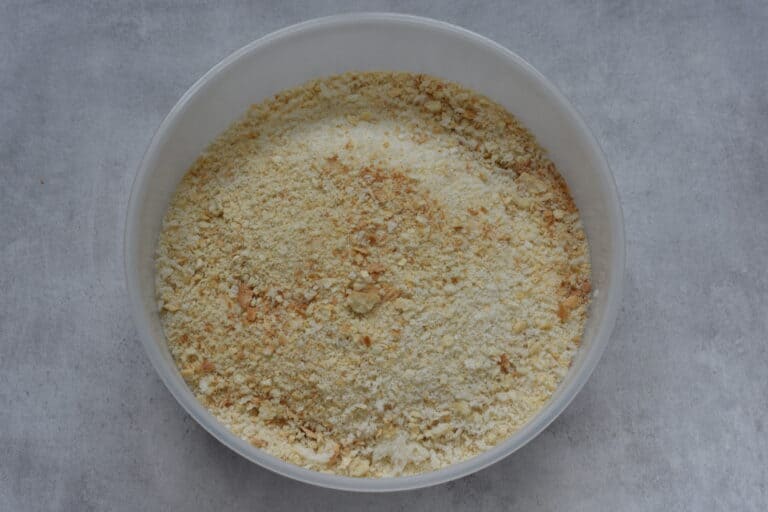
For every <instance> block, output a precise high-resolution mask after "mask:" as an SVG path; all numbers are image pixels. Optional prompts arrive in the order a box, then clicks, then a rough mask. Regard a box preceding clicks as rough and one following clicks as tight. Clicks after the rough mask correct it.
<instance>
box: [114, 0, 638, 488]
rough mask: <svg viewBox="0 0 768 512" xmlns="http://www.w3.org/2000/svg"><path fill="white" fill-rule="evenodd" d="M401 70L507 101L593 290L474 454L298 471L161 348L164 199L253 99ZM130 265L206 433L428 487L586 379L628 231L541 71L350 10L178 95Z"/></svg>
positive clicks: (518, 440)
mask: <svg viewBox="0 0 768 512" xmlns="http://www.w3.org/2000/svg"><path fill="white" fill-rule="evenodd" d="M349 70H358V71H365V70H401V71H412V72H420V73H428V74H432V75H436V76H438V77H441V78H444V79H448V80H452V81H455V82H459V83H461V84H462V85H465V86H468V87H470V88H473V89H475V90H477V91H479V92H481V93H483V94H485V95H487V96H489V97H490V98H492V99H493V100H495V101H497V102H499V103H501V104H502V105H504V106H505V107H506V108H507V109H508V110H509V111H510V112H512V113H513V114H514V115H515V116H517V117H518V119H520V120H521V121H522V122H523V123H524V124H525V125H526V126H527V127H528V128H529V129H530V130H531V131H532V132H533V134H534V135H535V136H536V137H537V139H538V140H539V142H540V143H541V144H542V146H543V147H545V148H546V149H547V150H548V152H549V156H550V157H551V158H552V160H553V161H554V162H555V164H556V165H557V167H558V169H559V171H560V173H561V174H562V175H563V177H564V178H565V180H566V181H567V183H568V185H569V187H570V189H571V193H572V194H573V197H574V200H575V201H576V204H577V206H578V208H579V210H580V212H581V216H582V220H583V223H584V227H585V230H586V233H587V236H588V239H589V244H590V252H591V260H592V272H593V276H592V280H593V287H594V289H595V292H596V294H595V297H594V299H593V301H592V305H591V309H590V314H589V318H588V320H587V324H586V329H585V334H584V337H583V343H582V347H581V349H580V350H579V352H578V353H577V355H576V357H575V359H574V362H573V366H572V368H571V370H570V372H569V373H568V375H567V376H566V378H565V379H564V382H563V383H562V384H561V386H560V387H559V388H558V390H557V392H556V393H555V395H554V396H553V398H552V400H551V401H550V403H549V404H548V405H547V406H546V407H545V408H544V409H543V410H542V411H541V412H540V413H539V414H538V415H537V416H536V417H535V418H534V419H533V420H532V421H531V422H529V424H527V425H526V426H525V427H524V428H523V429H522V430H520V431H519V432H517V433H516V434H515V435H514V436H512V437H511V438H510V439H508V440H507V441H505V442H504V443H502V444H501V445H499V446H497V447H495V448H494V449H492V450H490V451H489V452H486V453H484V454H482V455H480V456H478V457H475V458H474V459H471V460H469V461H465V462H462V463H459V464H455V465H452V466H450V467H448V468H446V469H443V470H440V471H436V472H432V473H428V474H424V475H418V476H413V477H398V478H387V479H353V478H348V477H340V476H334V475H325V474H320V473H317V472H314V471H308V470H304V469H302V468H298V467H296V466H293V465H290V464H287V463H285V462H283V461H281V460H279V459H276V458H274V457H272V456H270V455H268V454H265V453H264V452H261V451H260V450H258V449H256V448H254V447H252V446H250V445H249V444H247V443H245V442H243V441H241V440H239V439H237V438H235V437H234V436H232V435H231V434H230V433H229V432H228V431H227V430H226V428H224V427H223V426H222V425H220V424H219V423H218V422H217V421H216V420H215V419H214V418H213V417H212V416H211V415H210V414H209V413H208V412H207V411H206V410H205V409H204V408H203V407H202V406H201V405H200V404H199V403H198V402H197V401H196V399H195V398H194V396H193V395H192V393H191V392H190V391H189V390H188V389H187V387H186V385H185V384H184V382H183V380H182V378H181V376H180V375H179V373H178V372H177V370H176V367H175V365H174V364H173V361H172V359H171V357H170V354H169V352H168V350H167V348H166V341H165V337H164V334H163V331H162V327H161V325H160V319H159V315H158V311H157V306H156V301H155V298H154V293H155V290H154V262H153V255H154V250H155V243H156V241H157V237H158V234H159V231H160V228H161V223H162V218H163V215H164V213H165V210H166V208H167V206H168V203H169V201H170V198H171V196H172V194H173V192H174V190H175V188H176V186H177V184H178V183H179V181H180V180H181V178H182V177H183V175H184V173H185V172H186V171H187V169H188V168H189V166H190V165H191V164H192V163H193V161H194V160H195V158H196V157H197V156H198V154H199V153H200V152H201V151H202V150H203V149H204V148H205V147H206V146H207V144H208V143H209V142H210V141H212V140H213V139H214V138H215V137H216V136H217V135H218V134H219V133H220V132H221V131H222V130H224V129H225V128H226V127H227V126H228V125H229V124H230V123H231V122H233V121H234V120H235V119H237V118H238V117H239V116H240V115H242V114H243V113H244V112H245V110H246V109H247V108H248V106H249V105H251V104H252V103H256V102H259V101H262V100H264V99H266V98H268V97H269V96H271V95H273V94H275V93H276V92H278V91H280V90H282V89H285V88H288V87H293V86H296V85H299V84H301V83H302V82H304V81H306V80H309V79H311V78H316V77H319V76H324V75H330V74H334V73H341V72H344V71H349ZM125 250H126V273H127V280H128V289H129V293H130V296H131V302H132V307H133V310H134V316H135V318H136V323H137V328H138V329H139V331H140V335H141V337H142V340H143V342H144V345H145V347H146V349H147V352H148V354H149V356H150V358H151V359H152V362H153V364H154V365H155V367H156V369H157V370H158V373H159V374H160V376H161V377H162V379H163V381H164V382H165V384H166V385H167V386H168V388H169V389H170V390H171V392H172V393H173V394H174V396H175V397H176V398H177V399H178V400H179V402H181V404H182V405H183V406H184V407H185V408H186V409H187V410H188V411H189V412H190V414H192V416H193V417H195V419H196V420H197V421H198V422H199V423H200V424H201V425H202V426H203V427H204V428H206V429H207V430H208V431H209V432H211V433H212V434H213V435H214V436H216V437H217V438H218V439H219V440H221V441H222V442H224V443H225V444H226V445H228V446H229V447H230V448H232V449H234V450H235V451H237V452H239V453H241V454H242V455H244V456H245V457H247V458H249V459H250V460H252V461H254V462H257V463H259V464H261V465H263V466H265V467H267V468H269V469H271V470H273V471H276V472H278V473H282V474H284V475H287V476H290V477H292V478H296V479H299V480H303V481H306V482H309V483H314V484H317V485H323V486H328V487H334V488H341V489H353V490H398V489H407V488H416V487H423V486H427V485H432V484H435V483H439V482H442V481H446V480H450V479H454V478H458V477H460V476H463V475H466V474H468V473H471V472H473V471H476V470H478V469H480V468H482V467H484V466H486V465H488V464H490V463H492V462H494V461H496V460H498V459H499V458H501V457H503V456H505V455H508V454H509V453H511V452H513V451H514V450H515V449H517V448H519V447H520V446H522V445H523V444H525V443H526V442H527V441H529V440H530V439H531V438H533V437H534V436H535V435H536V434H537V433H538V432H540V431H541V430H542V429H543V428H544V427H546V425H548V424H549V423H550V422H551V421H552V420H553V419H554V418H555V417H556V416H557V415H558V414H559V413H560V412H561V411H562V409H563V408H564V407H565V406H566V405H567V404H568V402H569V401H570V400H571V399H572V398H573V396H574V395H575V394H576V392H578V390H579V389H580V387H581V386H582V385H583V383H584V382H585V381H586V379H587V377H588V376H589V374H590V373H591V371H592V369H593V368H594V365H595V364H596V363H597V360H598V359H599V357H600V354H601V353H602V350H603V348H604V346H605V344H606V343H607V340H608V336H609V334H610V331H611V329H612V327H613V322H614V319H615V316H616V312H617V308H618V301H619V300H620V287H621V280H622V278H623V265H624V239H623V231H622V219H621V212H620V209H619V206H618V200H617V196H616V191H615V187H614V184H613V181H612V178H611V175H610V172H609V170H608V168H607V166H606V163H605V161H604V159H603V156H602V154H601V152H600V149H599V148H598V146H597V144H596V143H595V141H594V139H593V138H592V136H591V134H590V133H589V130H588V129H587V128H586V126H585V125H584V123H583V122H582V121H581V119H580V118H579V117H578V115H577V114H576V113H575V111H574V110H573V109H572V108H571V107H570V106H569V105H568V103H567V101H566V100H565V99H564V98H563V97H562V96H561V95H560V94H559V93H558V92H557V90H556V89H555V88H554V87H552V86H551V84H549V82H547V81H546V79H544V78H543V77H542V76H541V75H540V74H539V73H538V72H537V71H535V70H534V69H533V68H532V67H531V66H530V65H528V64H527V63H526V62H524V61H523V60H522V59H520V58H519V57H517V56H516V55H514V54H512V53H511V52H509V51H507V50H505V49H503V48H501V47H500V46H498V45H496V44H495V43H492V42H490V41H488V40H487V39H485V38H482V37H480V36H477V35H475V34H472V33H470V32H467V31H465V30H463V29H459V28H457V27H454V26H451V25H447V24H444V23H440V22H435V21H431V20H425V19H422V18H414V17H410V16H399V15H377V14H368V15H348V16H340V17H332V18H324V19H320V20H315V21H310V22H306V23H303V24H300V25H296V26H293V27H289V28H287V29H284V30H282V31H279V32H276V33H274V34H272V35H270V36H267V37H266V38H263V39H260V40H258V41H256V42H254V43H252V44H250V45H248V46H246V47H245V48H243V49H241V50H239V51H238V52H236V53H235V54H233V55H231V56H230V57H228V58H227V59H225V60H224V61H222V62H221V63H220V64H218V65H217V66H216V67H214V68H213V69H212V70H211V71H209V72H208V73H207V74H206V75H205V76H204V77H203V78H202V79H200V80H199V81H198V82H197V83H196V84H195V85H194V86H192V88H190V90H189V91H188V92H187V93H186V94H185V95H184V96H183V97H182V99H181V100H180V101H179V103H178V104H177V105H176V106H175V107H174V109H173V110H172V111H171V113H170V114H169V115H168V117H167V118H166V119H165V121H164V122H163V124H162V125H161V127H160V128H159V130H158V132H157V133H156V135H155V138H154V139H153V141H152V143H151V145H150V148H149V149H148V151H147V154H146V155H145V158H144V161H143V162H142V166H141V168H140V169H139V172H138V175H137V178H136V181H135V183H134V186H133V190H132V194H131V200H130V204H129V211H128V221H127V228H126V240H125Z"/></svg>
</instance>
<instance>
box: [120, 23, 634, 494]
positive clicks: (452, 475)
mask: <svg viewBox="0 0 768 512" xmlns="http://www.w3.org/2000/svg"><path fill="white" fill-rule="evenodd" d="M361 22H364V23H370V22H382V23H389V24H393V25H403V24H405V25H411V26H419V27H424V28H429V29H432V30H439V31H443V32H448V33H451V34H452V35H454V36H456V37H460V38H463V39H465V40H467V41H469V42H471V43H474V44H479V45H482V46H484V47H486V49H488V50H490V51H492V52H495V53H497V54H499V55H500V56H502V57H503V58H504V59H506V60H508V61H511V62H512V63H513V64H515V65H516V66H517V67H518V68H520V69H521V70H523V71H524V72H525V73H527V74H528V75H529V76H530V77H531V78H533V80H534V81H535V82H536V85H537V87H538V88H539V89H540V90H541V91H542V92H543V93H544V94H545V95H546V96H547V101H553V102H555V103H556V104H557V106H558V108H559V109H560V110H562V111H563V112H564V113H565V114H566V115H567V116H568V117H569V118H570V120H571V121H572V122H574V123H575V125H576V126H577V127H578V129H579V130H580V131H581V132H582V133H583V135H584V136H585V139H586V141H587V143H588V145H589V146H590V150H591V152H592V153H593V155H594V156H595V158H596V161H597V162H598V164H599V165H598V168H597V172H598V173H599V174H601V175H602V177H603V178H604V179H605V180H606V182H607V183H608V184H609V187H608V194H607V197H606V202H607V209H608V211H609V213H610V216H611V217H612V218H613V220H614V221H615V226H614V230H613V233H612V237H613V250H612V254H611V262H610V264H611V266H612V267H613V268H614V269H616V278H615V279H611V280H610V282H609V283H608V286H607V287H606V288H605V289H603V290H602V291H603V292H604V293H606V294H608V297H609V299H608V301H607V305H606V310H605V313H604V316H603V321H602V322H601V323H600V324H599V325H598V327H597V329H596V334H595V336H594V339H593V340H592V343H591V344H590V348H589V351H588V353H587V354H586V356H585V358H584V361H583V363H582V366H581V367H580V368H579V372H578V373H577V374H576V375H575V376H574V379H573V381H571V383H570V384H569V385H568V386H567V387H564V388H563V389H562V392H561V393H560V394H559V395H558V396H556V397H555V398H554V399H552V400H550V401H549V402H548V403H547V405H545V406H544V408H543V409H541V410H540V411H539V412H538V413H537V414H536V415H535V416H534V417H533V418H532V419H531V420H530V421H529V422H528V423H526V424H525V425H524V426H523V427H522V428H521V429H520V430H518V431H517V432H515V433H514V434H513V435H512V436H510V437H509V438H507V439H506V440H504V441H502V442H501V443H499V444H498V445H496V446H494V447H493V448H491V449H489V450H487V451H485V452H483V453H481V454H479V455H477V456H475V457H472V458H470V459H467V460H464V461H461V462H458V463H455V464H451V465H449V466H446V467H445V468H442V469H439V470H435V471H430V472H427V473H421V474H417V475H411V476H398V477H384V478H354V477H348V476H341V475H335V474H328V473H321V472H318V471H313V470H309V469H305V468H302V467H300V466H296V465H294V464H290V463H288V462H285V461H283V460H282V459H279V458H277V457H274V456H272V455H269V454H268V453H266V452H264V451H262V450H260V449H258V448H255V447H253V446H252V445H250V444H249V443H247V442H245V441H244V440H242V439H240V438H239V437H237V436H235V435H234V434H233V433H231V432H230V431H229V430H228V429H227V427H225V426H224V425H223V424H222V423H220V422H219V421H218V420H217V419H216V418H215V417H214V416H213V415H212V414H211V413H210V412H208V410H207V409H205V408H204V407H203V406H202V404H200V402H198V400H197V399H196V398H195V397H194V395H193V394H192V392H191V391H190V390H189V388H187V386H186V384H185V383H184V382H183V381H181V383H179V380H180V377H178V378H176V379H174V377H173V376H172V373H173V369H172V368H170V367H169V363H168V360H167V359H166V358H165V357H164V356H163V354H162V352H161V349H160V348H159V346H158V344H157V343H156V342H155V340H154V337H153V335H152V332H151V330H150V328H149V323H150V322H149V318H148V315H147V312H146V310H145V308H144V307H143V301H142V295H141V290H140V286H139V270H138V269H139V265H140V261H139V258H138V256H137V254H136V251H135V247H136V243H135V241H136V240H137V239H138V237H139V236H140V235H139V214H140V211H141V208H142V197H141V196H143V195H144V194H143V193H140V192H143V191H144V190H146V185H147V180H148V178H149V176H150V175H151V174H152V169H153V164H154V162H155V160H156V157H157V153H158V149H159V148H161V147H162V146H163V145H164V143H165V142H166V140H167V138H168V130H169V128H172V127H173V126H174V124H175V122H176V120H177V118H178V117H179V116H180V115H181V114H182V112H184V111H185V109H186V108H187V107H188V106H189V104H190V102H191V100H192V98H193V97H195V96H196V95H198V94H199V93H201V92H202V91H204V90H206V89H207V88H208V87H209V86H210V85H211V82H212V79H213V78H214V77H216V76H217V75H219V74H220V73H222V72H224V71H225V70H226V69H227V68H229V67H230V66H232V65H233V64H234V63H236V62H237V61H239V60H240V59H241V58H243V57H245V56H246V55H248V54H250V53H251V52H254V51H256V50H258V49H259V48H261V47H263V46H266V45H268V44H273V43H275V42H277V41H279V40H281V39H284V38H287V37H290V36H291V35H294V34H296V33H297V32H303V31H307V30H309V29H333V28H336V27H342V26H347V25H354V24H358V23H361ZM123 251H124V254H123V256H124V271H125V279H126V287H127V290H128V296H129V303H130V304H129V305H130V309H131V313H132V316H133V320H134V325H135V326H136V329H137V331H138V334H139V337H140V339H141V342H142V345H143V346H144V350H145V351H146V353H147V355H148V357H149V359H150V361H151V362H152V365H153V366H154V368H155V371H156V372H157V374H158V375H159V376H160V378H161V380H162V381H163V383H164V384H165V386H166V387H167V388H168V390H169V391H170V392H171V394H172V395H173V396H174V398H175V399H176V400H177V401H178V402H179V403H180V404H181V406H182V407H183V408H184V409H185V410H186V412H187V413H188V414H189V415H190V416H192V417H193V418H194V419H195V421H197V423H198V424H199V425H200V426H202V427H203V428H204V429H205V430H206V431H208V432H209V433H210V434H211V435H212V436H213V437H215V438H216V439H218V440H219V441H220V442H221V443H222V444H224V445H225V446H227V447H228V448H230V449H231V450H233V451H234V452H236V453H238V454H239V455H241V456H243V457H244V458H246V459H248V460H249V461H251V462H254V463H256V464H258V465H259V466H261V467H263V468H265V469H268V470H270V471H272V472H275V473H278V474H280V475H282V476H286V477H288V478H291V479H294V480H298V481H301V482H304V483H308V484H312V485H316V486H319V487H325V488H331V489H337V490H345V491H358V492H386V491H404V490H412V489H420V488H424V487H429V486H433V485H437V484H441V483H445V482H448V481H451V480H455V479H458V478H461V477H464V476H467V475H469V474H472V473H475V472H477V471H480V470H481V469H484V468H486V467H488V466H490V465H491V464H494V463H496V462H498V461H499V460H501V459H503V458H505V457H507V456H509V455H511V454H512V453H514V452H515V451H517V450H518V449H520V448H522V447H523V446H524V445H526V444H527V443H528V442H530V441H531V440H532V439H534V438H535V437H536V436H537V435H538V434H539V433H541V431H542V430H544V429H545V428H546V427H547V426H548V425H549V424H550V423H552V421H554V420H555V419H556V418H557V417H558V416H559V415H560V414H561V413H562V412H563V410H564V409H565V408H566V407H567V406H568V404H570V402H571V401H572V400H573V398H574V397H575V396H576V395H577V394H578V393H579V391H580V390H581V389H582V387H583V386H584V384H585V383H586V382H587V380H588V379H589V377H590V375H591V374H592V372H593V370H594V368H595V366H596V365H597V363H598V361H599V360H600V357H601V356H602V354H603V352H604V350H605V348H606V346H607V344H608V341H609V339H610V335H611V332H612V331H613V328H614V325H615V322H616V317H617V315H618V311H619V308H620V305H621V297H622V290H623V282H624V274H625V257H626V256H625V254H626V248H625V235H624V220H623V214H622V210H621V205H620V203H619V196H618V191H617V188H616V182H615V180H614V177H613V175H612V174H611V171H610V169H609V167H608V163H607V161H606V159H605V156H604V154H603V152H602V149H601V148H600V145H599V144H598V142H597V140H596V139H595V137H594V135H593V133H592V132H591V130H590V129H589V127H588V126H587V125H586V123H585V122H584V120H583V119H582V117H581V115H580V114H579V113H578V112H577V111H576V109H575V108H574V107H573V106H572V105H571V104H570V103H569V102H568V100H567V99H566V98H565V96H563V94H562V93H561V92H560V91H559V90H558V89H557V88H556V87H555V86H554V85H553V84H552V83H551V82H550V81H549V80H548V79H547V78H545V77H544V75H542V74H541V73H540V72H539V71H537V70H536V69H535V68H534V67H533V66H532V65H531V64H529V63H528V62H527V61H525V60H524V59H523V58H522V57H520V56H518V55H517V54H516V53H514V52H512V51H511V50H509V49H507V48H505V47H503V46H501V45H500V44H498V43H496V42H494V41H492V40H490V39H488V38H486V37H484V36H481V35H479V34H477V33H475V32H472V31H469V30H467V29H464V28H461V27H459V26H456V25H453V24H450V23H446V22H443V21H438V20H434V19H431V18H425V17H421V16H413V15H407V14H397V13H379V12H365V13H349V14H339V15H333V16H326V17H321V18H315V19H311V20H308V21H304V22H301V23H298V24H295V25H291V26H288V27H285V28H283V29H280V30H277V31H275V32H272V33H270V34H268V35H266V36H264V37H261V38H259V39H257V40H255V41H253V42H251V43H249V44H247V45H245V46H243V47H242V48H240V49H238V50H236V51H234V52H233V53H231V54H230V55H228V56H227V57H225V58H224V59H223V60H221V61H220V62H219V63H217V64H216V65H215V66H213V67H212V68H211V69H210V70H209V71H208V72H206V73H205V74H204V75H203V76H202V77H201V78H200V79H198V80H197V81H196V82H195V83H194V84H193V85H192V86H191V87H190V88H189V89H188V90H187V91H186V92H185V93H184V94H183V95H182V96H181V98H180V99H179V100H178V102H177V103H176V104H175V105H174V107H173V108H172V109H171V110H170V112H169V113H168V115H167V116H166V117H165V118H164V119H163V121H162V122H161V123H160V125H159V127H158V129H157V130H156V132H155V134H154V135H153V137H152V140H151V142H150V144H149V146H148V148H147V150H146V151H145V153H144V156H143V158H142V160H141V163H140V164H139V167H138V170H137V172H136V175H135V177H134V180H133V183H132V186H131V192H130V197H129V200H128V206H127V214H126V223H125V231H124V238H123ZM171 364H172V363H171Z"/></svg>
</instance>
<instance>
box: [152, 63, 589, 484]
mask: <svg viewBox="0 0 768 512" xmlns="http://www.w3.org/2000/svg"><path fill="white" fill-rule="evenodd" d="M589 279H590V267H589V255H588V247H587V240H586V237H585V235H584V232H583V230H582V227H581V223H580V220H579V215H578V211H577V210H576V208H575V205H574V203H573V201H572V199H571V197H570V195H569V193H568V189H567V187H566V185H565V183H564V181H563V179H562V178H561V177H560V175H559V174H558V173H557V170H556V169H555V166H554V164H553V163H552V162H551V161H549V160H548V159H547V157H546V155H545V154H544V151H543V150H542V149H541V148H540V147H539V146H538V145H537V143H536V141H535V140H534V138H533V136H532V135H531V134H530V133H529V132H528V131H526V130H525V128H523V126H521V124H520V123H519V122H518V121H517V120H516V119H515V118H514V117H513V116H512V115H511V114H509V113H508V112H507V111H506V110H504V109H503V108H502V107H501V106H499V105H498V104H496V103H494V102H492V101H490V100H489V99H488V98H485V97H483V96H480V95H478V94H476V93H474V92H472V91H470V90H467V89H465V88H463V87H461V86H459V85H456V84H454V83H450V82H446V81H443V80H440V79H437V78H434V77H430V76H426V75H421V74H410V73H395V72H371V73H346V74H343V75H338V76H332V77H329V78H324V79H320V80H314V81H311V82H308V83H306V84H304V85H302V86H301V87H298V88H295V89H291V90H288V91H285V92H282V93H280V94H278V95H276V96H275V97H274V98H272V99H270V100H268V101H265V102H263V103H260V104H258V105H254V106H252V107H251V108H250V110H249V111H248V112H247V113H246V115H245V116H244V117H243V118H242V119H240V120H239V121H237V122H236V123H234V124H233V125H232V126H231V127H230V128H229V129H228V130H226V131H225V132H224V133H223V134H222V135H221V136H219V137H218V138H217V139H216V140H215V141H214V142H213V143H212V144H211V145H210V147H208V149H207V150H206V151H205V152H204V153H203V154H202V155H200V157H199V158H198V160H197V161H196V162H195V164H194V165H193V166H192V168H191V169H190V170H189V172H188V173H187V175H186V176H185V177H184V179H183V181H182V182H181V184H180V185H179V187H178V190H177V192H176V194H175V196H174V198H173V200H172V203H171V205H170V207H169V209H168V212H167V214H166V217H165V220H164V225H163V230H162V233H161V236H160V240H159V243H158V247H157V258H156V289H157V294H158V302H159V307H160V311H161V318H162V322H163V326H164V329H165V333H166V336H167V338H168V345H169V348H170V350H171V353H172V355H173V358H174V360H175V362H176V364H177V365H178V367H179V369H180V371H181V374H182V375H183V377H184V378H185V380H186V382H187V383H188V385H189V386H190V388H191V389H192V390H193V391H194V393H195V394H196V396H197V397H198V399H199V400H200V401H201V402H202V403H203V404H204V405H205V406H206V407H207V408H208V409H209V410H210V411H211V412H212V413H213V414H214V415H215V416H216V417H217V418H218V419H219V420H220V421H222V422H223V423H224V424H225V425H226V426H227V427H228V428H230V429H231V430H232V431H233V432H234V433H235V434H236V435H238V436H240V437H242V438H243V439H245V440H247V441H248V442H250V443H252V444H253V445H254V446H256V447H259V448H262V449H264V450H265V451H267V452H269V453H271V454H273V455H275V456H277V457H280V458H282V459H284V460H286V461H289V462H292V463H295V464H298V465H300V466H304V467H306V468H310V469H314V470H318V471H323V472H330V473H337V474H342V475H350V476H357V477H382V476H396V475H408V474H415V473H420V472H424V471H430V470H434V469H439V468H442V467H444V466H446V465H449V464H452V463H455V462H458V461H461V460H464V459H467V458H469V457H472V456H473V455H476V454H478V453H480V452H482V451H484V450H487V449H488V448H490V447H492V446H494V445H496V444H498V443H499V442H501V441H502V440H504V439H505V438H507V437H508V436H510V435H511V434H512V433H514V432H515V431H516V430H518V429H519V428H520V427H521V426H522V425H523V424H525V423H526V422H527V421H528V420H529V419H531V417H532V416H534V415H535V414H536V413H537V412H538V411H539V410H540V409H541V407H542V406H543V405H544V404H545V403H546V402H547V400H548V399H549V398H550V396H551V395H552V393H553V392H554V390H555V389H556V387H557V386H558V384H559V383H560V381H561V380H562V378H563V376H564V375H565V373H566V372H567V370H568V367H569V365H570V363H571V359H572V357H573V354H574V352H575V351H576V350H577V348H578V343H579V339H580V337H581V334H582V330H583V327H584V322H585V316H586V309H587V306H588V303H589V295H590V282H589Z"/></svg>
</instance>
